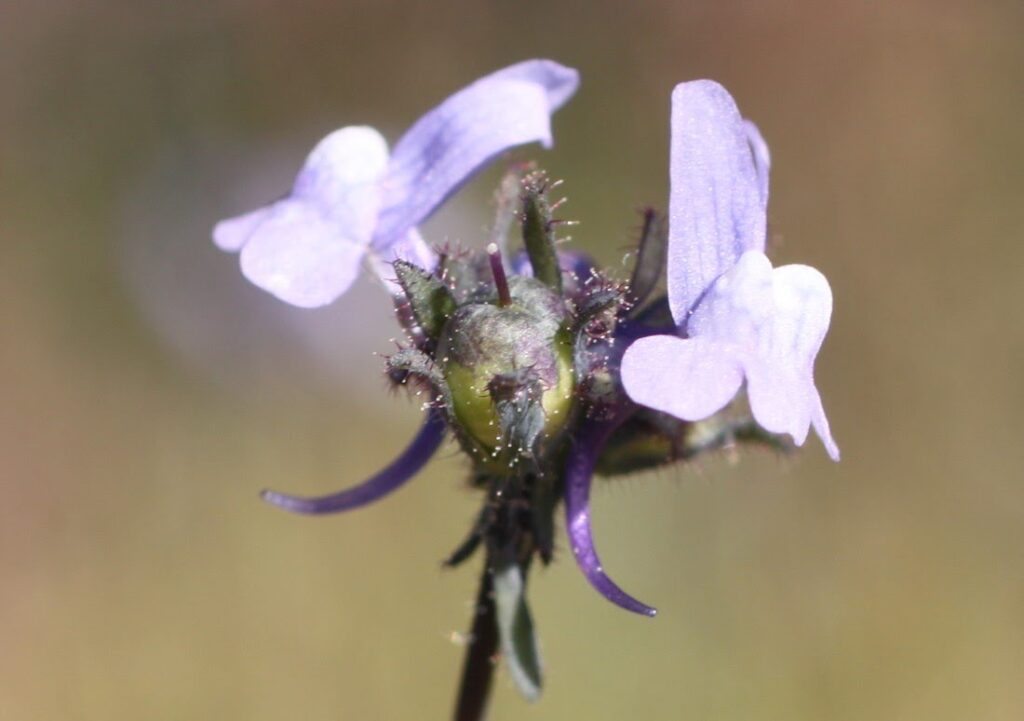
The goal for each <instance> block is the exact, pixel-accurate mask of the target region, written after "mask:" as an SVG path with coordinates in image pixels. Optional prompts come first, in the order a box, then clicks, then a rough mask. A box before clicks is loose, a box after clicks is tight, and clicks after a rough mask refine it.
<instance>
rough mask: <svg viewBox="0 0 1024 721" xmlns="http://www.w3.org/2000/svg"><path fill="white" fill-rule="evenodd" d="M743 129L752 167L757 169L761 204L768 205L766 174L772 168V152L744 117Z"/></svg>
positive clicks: (755, 128)
mask: <svg viewBox="0 0 1024 721" xmlns="http://www.w3.org/2000/svg"><path fill="white" fill-rule="evenodd" d="M743 131H744V132H745V133H746V134H747V142H748V143H750V152H751V153H753V154H754V167H755V168H756V169H757V184H758V188H759V190H760V191H761V205H763V206H764V207H765V208H767V207H768V175H769V173H770V171H771V168H772V154H771V152H770V151H769V150H768V143H766V142H765V141H764V137H763V136H762V135H761V131H760V130H758V128H757V126H756V125H754V123H752V122H751V121H749V120H746V119H744V121H743Z"/></svg>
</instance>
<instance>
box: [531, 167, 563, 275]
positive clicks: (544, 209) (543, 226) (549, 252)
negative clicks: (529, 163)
mask: <svg viewBox="0 0 1024 721" xmlns="http://www.w3.org/2000/svg"><path fill="white" fill-rule="evenodd" d="M550 188H551V181H550V180H548V176H547V174H545V173H544V172H543V171H537V172H535V173H530V174H529V175H527V176H526V177H525V178H523V196H522V198H523V243H524V245H526V254H527V255H528V256H529V257H530V265H532V266H533V277H534V278H536V279H537V280H539V281H540V282H541V283H543V284H544V285H546V286H548V287H549V288H551V289H552V290H554V291H555V292H556V293H561V292H562V269H561V268H560V267H559V265H558V254H557V253H556V251H555V230H554V229H555V224H556V222H555V220H554V219H553V218H552V217H551V203H550V202H548V190H549V189H550Z"/></svg>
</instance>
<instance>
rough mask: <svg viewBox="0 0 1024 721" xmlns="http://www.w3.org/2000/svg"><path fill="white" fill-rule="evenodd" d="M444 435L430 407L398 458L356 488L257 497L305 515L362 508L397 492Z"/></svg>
mask: <svg viewBox="0 0 1024 721" xmlns="http://www.w3.org/2000/svg"><path fill="white" fill-rule="evenodd" d="M444 432H445V420H444V414H443V413H442V412H441V411H440V410H438V409H436V408H431V409H430V410H429V411H428V412H427V420H426V421H425V422H424V424H423V427H422V428H420V432H419V433H417V434H416V437H415V438H413V440H412V443H410V444H409V446H408V447H407V448H406V449H405V450H404V451H402V453H401V455H400V456H398V458H396V459H395V460H394V461H392V462H391V463H390V464H389V465H388V467H387V468H385V469H384V470H382V471H381V472H380V473H378V474H376V475H375V476H373V477H371V478H369V479H368V480H366V481H364V482H363V483H361V484H359V485H358V486H355V487H354V488H346V489H345V490H344V491H340V492H338V493H332V494H331V495H329V496H320V497H319V498H299V497H298V496H288V495H285V494H283V493H276V492H274V491H263V492H262V493H261V494H260V497H261V498H262V499H263V500H264V501H266V502H267V503H271V504H273V505H275V506H277V507H278V508H283V509H284V510H286V511H291V512H292V513H303V514H308V515H322V514H326V513H340V512H342V511H350V510H352V509H353V508H359V507H360V506H365V505H366V504H368V503H373V502H374V501H376V500H377V499H379V498H383V497H384V496H386V495H387V494H389V493H391V492H392V491H394V490H397V489H398V488H399V487H401V486H402V485H404V484H405V483H406V481H408V480H409V479H410V478H412V477H413V476H415V475H416V474H417V473H418V472H419V470H420V469H421V468H423V466H425V465H426V463H427V461H429V460H430V457H431V456H433V455H434V452H435V451H436V450H437V449H438V448H439V447H440V446H441V442H442V441H443V440H444Z"/></svg>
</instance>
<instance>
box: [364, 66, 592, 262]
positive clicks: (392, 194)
mask: <svg viewBox="0 0 1024 721" xmlns="http://www.w3.org/2000/svg"><path fill="white" fill-rule="evenodd" d="M578 84H579V76H578V73H577V72H576V71H575V70H572V69H570V68H566V67H563V66H561V65H559V64H558V63H555V62H552V61H550V60H528V61H526V62H522V63H518V64H516V65H512V66H510V67H507V68H504V69H503V70H499V71H497V72H495V73H492V74H491V75H488V76H486V77H484V78H481V79H480V80H477V81H476V82H474V83H473V84H471V85H469V86H467V87H465V88H463V89H462V90H460V91H459V92H457V93H455V94H454V95H452V96H451V97H449V98H448V99H447V100H445V101H444V102H443V103H441V104H440V105H439V106H437V107H436V108H434V109H433V110H431V111H430V112H428V113H427V114H426V115H424V116H423V117H422V118H420V119H419V120H418V121H417V122H416V124H415V125H413V126H412V128H410V129H409V131H408V132H407V133H406V134H405V135H404V136H402V138H401V140H399V141H398V143H397V144H396V145H395V149H394V153H393V154H392V157H391V163H390V165H389V167H388V172H387V175H386V177H385V179H384V181H383V187H384V190H385V197H386V199H387V200H386V203H387V205H386V207H385V208H384V209H383V211H382V212H381V218H380V225H379V226H378V228H377V233H376V235H375V239H374V245H375V246H376V247H377V248H378V249H379V248H382V247H387V246H389V245H391V244H392V243H394V242H395V241H396V240H397V239H399V238H403V237H404V236H405V233H406V232H407V231H408V230H409V228H411V227H413V226H415V225H417V224H419V223H420V222H421V221H423V220H424V219H425V218H427V216H429V215H430V214H431V213H432V212H433V211H434V210H435V209H436V208H437V206H438V205H440V204H441V203H442V202H443V201H444V200H445V199H446V198H447V197H448V196H449V195H451V194H452V193H453V192H454V191H455V190H456V189H458V187H459V186H460V185H462V184H463V183H464V182H465V181H466V180H468V178H469V177H470V176H471V175H472V174H473V173H474V172H475V171H476V170H477V169H479V168H480V167H481V166H482V165H483V164H484V163H486V162H487V161H488V160H490V159H491V158H492V157H494V156H495V155H497V154H498V153H501V152H503V151H505V150H507V149H509V148H511V147H514V146H516V145H521V144H523V143H530V142H534V141H539V142H540V143H542V144H543V145H544V146H545V147H549V146H550V145H551V125H550V122H551V117H550V116H551V114H552V113H553V112H554V111H555V110H557V109H558V108H559V107H561V106H562V105H563V104H564V103H565V101H566V100H568V99H569V97H570V96H571V95H572V94H573V92H575V90H576V86H577V85H578Z"/></svg>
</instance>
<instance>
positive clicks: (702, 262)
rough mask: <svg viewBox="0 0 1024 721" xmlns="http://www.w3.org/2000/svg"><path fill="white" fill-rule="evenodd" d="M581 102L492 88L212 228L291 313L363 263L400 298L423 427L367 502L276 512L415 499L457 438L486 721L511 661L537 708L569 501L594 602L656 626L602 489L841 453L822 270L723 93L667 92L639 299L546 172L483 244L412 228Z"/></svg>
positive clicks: (401, 374)
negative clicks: (450, 240)
mask: <svg viewBox="0 0 1024 721" xmlns="http://www.w3.org/2000/svg"><path fill="white" fill-rule="evenodd" d="M577 84H578V76H577V73H576V72H575V71H574V70H571V69H569V68H566V67H563V66H561V65H558V64H557V63H554V62H551V61H548V60H531V61H526V62H522V63H519V64H517V65H513V66H510V67H508V68H505V69H503V70H499V71H497V72H495V73H493V74H491V75H488V76H486V77H484V78H482V79H480V80H478V81H476V82H475V83H473V84H471V85H469V86H467V87H466V88H464V89H463V90H461V91H459V92H457V93H456V94H455V95H453V96H451V97H450V98H448V99H447V100H445V101H444V102H443V103H441V104H440V105H439V106H438V107H436V108H434V109H433V110H431V111H430V112H428V113H427V114H426V115H425V116H423V117H422V118H421V119H420V120H419V121H417V122H416V124H415V125H413V127H412V128H411V129H410V130H409V131H408V132H407V133H406V134H405V135H404V136H403V137H402V138H401V139H400V140H399V141H398V143H397V144H396V146H395V149H394V152H392V153H390V154H389V153H388V150H387V145H386V142H385V141H384V139H383V138H382V137H381V135H380V134H379V133H378V132H377V131H376V130H374V129H372V128H368V127H349V128H343V129H341V130H338V131H335V132H334V133H331V134H330V135H328V136H327V137H326V138H324V139H323V140H322V141H321V142H320V143H319V144H318V145H317V146H316V148H314V150H313V152H312V153H311V154H310V155H309V157H308V158H307V160H306V163H305V165H304V166H303V168H302V170H301V171H300V173H299V175H298V177H297V178H296V181H295V184H294V186H293V188H292V191H291V193H290V194H289V195H288V196H287V197H285V198H284V199H283V200H279V201H277V202H275V203H272V204H271V205H268V206H266V207H264V208H260V209H258V210H256V211H253V212H250V213H248V214H245V215H242V216H239V217H236V218H232V219H229V220H225V221H222V222H221V223H219V224H218V225H217V226H216V228H215V229H214V240H215V242H216V243H217V245H218V246H219V247H221V248H223V249H225V250H229V251H240V252H241V265H242V271H243V273H244V274H245V276H246V277H247V278H248V279H249V280H250V281H252V282H253V283H255V284H256V285H258V286H260V287H261V288H263V289H264V290H267V291H268V292H271V293H273V294H274V295H276V296H277V297H279V298H280V299H282V300H284V301H286V302H288V303H291V304H293V305H296V306H300V307H316V306H320V305H324V304H326V303H330V302H332V301H334V300H336V299H337V298H338V297H339V296H340V295H341V294H343V293H344V292H345V290H346V289H347V288H348V287H349V286H350V285H351V283H352V281H353V279H354V278H355V276H356V275H357V273H358V270H359V267H360V265H361V264H362V262H363V260H364V259H369V261H370V266H371V268H372V269H373V270H374V271H375V272H376V273H377V274H378V275H379V276H380V277H381V278H382V279H383V280H385V282H386V283H387V285H388V287H389V289H390V290H391V292H392V295H393V298H394V301H395V307H396V315H397V318H398V320H399V322H400V323H401V324H402V326H403V328H404V330H405V332H406V334H407V343H406V344H405V346H404V347H402V348H401V349H400V350H398V351H397V352H396V353H394V354H393V355H391V356H390V357H388V359H387V362H386V372H387V374H388V377H389V378H390V379H391V381H392V382H393V383H395V384H396V385H412V386H414V387H416V388H417V389H418V390H419V391H421V392H422V391H423V390H424V389H425V390H426V391H427V392H428V394H429V398H430V401H429V402H428V403H426V404H425V405H424V411H425V416H426V418H425V421H424V423H423V426H422V428H421V430H420V431H419V433H418V434H417V435H416V436H415V438H414V439H413V440H412V441H411V443H410V444H409V445H408V446H407V448H406V449H405V450H404V451H402V452H401V453H400V454H399V456H398V457H397V458H396V459H395V460H394V461H393V462H392V463H391V464H390V465H388V466H387V467H386V468H384V469H383V470H382V471H381V472H380V473H378V474H376V475H375V476H373V477H372V478H370V479H368V480H366V481H365V482H364V483H362V484H359V485H356V486H353V487H350V488H348V489H346V490H343V491H341V492H339V493H336V494H332V495H329V496H324V497H320V498H300V497H295V496H290V495H285V494H282V493H277V492H272V491H265V492H264V494H263V498H264V499H265V500H267V501H268V502H270V503H272V504H274V505H276V506H278V507H280V508H283V509H285V510H288V511H293V512H296V513H304V514H326V513H336V512H339V511H346V510H351V509H353V508H357V507H359V506H362V505H365V504H367V503H370V502H372V501H374V500H376V499H378V498H381V497H382V496H384V495H386V494H388V493H390V492H392V491H394V490H396V489H397V488H399V487H400V486H402V485H403V484H404V483H405V482H406V481H408V480H409V479H411V478H412V477H413V476H414V475H415V474H416V473H417V472H418V471H419V470H420V469H421V468H422V467H423V466H424V465H425V464H426V463H427V461H428V460H429V459H430V458H431V456H432V455H433V454H434V453H435V452H436V451H437V449H438V448H440V447H441V445H442V444H443V441H444V439H445V437H446V436H447V435H449V434H450V435H451V436H453V437H454V438H455V439H456V441H457V442H458V443H459V445H460V446H461V448H462V450H463V451H464V452H465V453H466V455H467V456H468V457H469V459H470V461H471V464H472V472H471V474H470V482H471V484H472V485H473V486H474V487H475V488H478V489H479V490H480V491H481V492H482V494H483V496H484V503H483V507H482V509H481V511H480V514H479V516H478V518H477V521H476V523H475V524H474V525H473V526H472V528H471V529H470V532H469V534H468V535H467V536H466V538H465V540H464V541H463V542H462V543H461V544H460V545H459V546H458V547H457V548H456V549H455V550H454V551H453V552H452V553H451V554H450V556H449V557H448V559H447V560H446V564H447V565H448V566H456V565H458V564H460V563H462V562H463V561H465V560H467V559H468V558H470V557H471V556H472V555H474V553H475V552H476V551H477V550H478V549H481V548H482V549H483V551H484V556H485V558H484V563H483V572H482V577H481V582H480V590H479V594H478V598H477V608H476V613H474V617H473V625H472V630H471V633H470V636H469V639H470V641H469V644H468V648H467V656H466V661H465V666H464V671H463V678H462V683H461V685H460V690H459V694H458V699H457V703H456V710H455V718H456V719H461V720H469V719H479V718H482V717H483V714H484V712H485V708H486V701H487V698H488V692H489V688H490V683H491V668H492V665H493V664H492V663H491V660H492V658H493V657H494V656H495V655H496V654H497V653H500V655H501V657H502V658H503V659H504V661H505V664H506V666H507V668H508V670H509V672H510V674H511V676H512V678H513V680H514V681H515V682H516V685H517V686H518V687H519V689H520V690H521V691H522V692H523V694H524V695H525V696H526V697H527V698H530V699H534V698H536V697H537V696H538V695H539V694H540V689H541V661H540V656H539V654H538V649H537V642H536V638H535V633H534V626H533V620H532V617H531V614H530V611H529V606H528V604H527V600H526V581H527V576H528V572H529V569H530V566H531V565H532V563H533V562H534V560H535V559H536V560H539V561H540V562H541V563H544V564H547V563H549V562H550V561H551V559H552V556H553V551H554V537H555V515H556V510H557V506H558V504H559V501H564V508H565V514H566V518H565V522H566V529H567V532H568V535H569V539H570V547H571V549H572V552H573V555H574V556H575V559H576V561H577V564H578V566H579V568H580V569H581V571H582V572H583V574H584V576H585V577H586V578H587V580H588V581H589V582H590V584H591V585H592V586H593V587H594V588H596V589H597V590H598V591H599V592H600V593H601V594H602V595H603V596H604V597H605V598H607V599H608V600H610V601H612V602H613V603H615V604H617V605H619V606H621V607H622V608H625V609H627V610H629V611H633V612H635V613H638V614H642V615H646V616H653V615H654V614H655V610H654V609H653V608H652V607H650V606H648V605H646V604H644V603H642V602H640V601H638V600H636V599H635V598H633V597H632V596H630V595H629V594H627V593H626V592H625V591H623V590H622V589H621V588H620V587H619V586H617V585H616V584H615V583H614V582H613V581H612V580H611V579H610V578H609V577H608V575H607V574H606V573H605V571H604V568H603V566H602V564H601V561H600V559H599V557H598V555H597V551H596V549H595V546H594V541H593V536H592V533H591V528H590V507H589V497H590V486H591V482H592V479H593V477H594V476H595V474H600V475H605V476H614V475H617V474H624V473H630V472H634V471H637V470H641V469H645V468H653V467H658V466H663V465H666V464H672V463H679V462H684V461H686V460H688V459H690V458H693V457H694V456H697V455H699V454H702V453H707V452H710V451H713V450H715V449H719V448H722V447H725V446H734V445H737V444H761V445H766V446H769V447H772V448H775V449H779V450H788V449H790V448H791V445H792V443H795V444H796V445H801V444H802V443H803V442H804V439H805V438H806V436H807V433H808V428H809V427H810V426H812V425H813V427H814V428H815V430H816V431H817V433H818V435H819V436H820V437H821V438H822V440H823V442H824V444H825V447H826V449H827V451H828V453H829V455H830V456H831V457H832V458H833V459H835V460H838V458H839V451H838V448H837V447H836V444H835V442H834V441H833V440H832V436H831V434H830V432H829V427H828V421H827V420H826V418H825V414H824V410H823V409H822V405H821V399H820V396H819V395H818V391H817V389H816V387H815V385H814V380H813V363H814V359H815V356H816V355H817V352H818V349H819V347H820V346H821V343H822V340H823V339H824V336H825V333H826V331H827V330H828V324H829V320H830V315H831V307H832V297H831V291H830V289H829V285H828V282H827V281H826V280H825V278H824V276H823V275H822V274H821V273H819V272H818V271H816V270H814V269H813V268H810V267H807V266H802V265H787V266H782V267H780V268H775V269H773V268H772V266H771V263H770V261H769V260H768V258H767V256H766V255H765V252H764V251H765V235H766V209H767V201H768V171H769V154H768V147H767V145H766V144H765V142H764V140H763V139H762V138H761V135H760V133H759V132H758V131H757V128H756V127H755V126H754V125H753V124H752V123H750V122H749V121H746V120H743V119H742V118H741V116H740V114H739V111H738V110H737V108H736V105H735V103H734V102H733V99H732V97H731V96H730V95H729V93H728V92H727V91H726V90H725V89H724V88H723V87H722V86H720V85H718V84H717V83H714V82H712V81H709V80H698V81H694V82H688V83H682V84H681V85H679V86H677V87H676V89H675V91H674V92H673V94H672V115H671V134H672V142H671V159H670V196H669V213H668V216H667V217H666V216H664V215H662V214H660V213H658V212H657V211H655V210H653V209H648V210H645V211H644V213H643V218H642V225H641V229H640V233H639V236H640V237H639V245H638V249H637V253H636V256H635V261H634V263H633V268H632V270H631V275H630V278H629V280H628V281H619V280H614V279H613V278H612V277H611V276H610V275H608V274H606V273H604V272H602V271H601V270H599V269H598V268H597V267H596V266H595V264H594V263H593V262H592V261H591V260H590V259H589V258H588V257H587V256H585V255H584V254H582V253H580V252H572V251H561V250H557V249H556V240H557V238H556V236H557V233H558V232H559V230H560V228H561V227H562V226H563V225H565V224H567V223H566V221H563V220H560V219H558V218H556V217H555V213H556V212H557V209H558V207H559V205H560V202H561V201H553V200H552V198H551V194H552V191H553V190H554V189H555V188H556V187H557V186H558V185H559V183H558V182H552V181H551V180H550V179H549V178H548V176H547V175H546V174H545V173H543V172H542V171H538V170H536V169H534V168H533V166H530V165H525V164H519V165H514V166H512V167H511V169H510V170H509V172H508V174H507V175H506V177H505V179H504V180H503V181H502V183H501V186H500V187H499V189H498V192H497V194H496V205H497V214H496V218H495V222H494V227H493V229H492V230H491V232H490V234H489V237H488V238H487V239H486V240H485V243H481V245H483V244H486V249H483V250H479V249H477V250H467V249H462V250H457V249H453V248H451V247H442V248H437V247H433V246H430V245H429V244H428V243H426V242H425V241H424V240H423V238H422V237H421V236H420V234H419V232H418V231H417V229H416V226H417V225H418V224H419V223H420V222H421V221H423V220H424V219H425V218H426V217H428V216H429V215H430V214H431V213H432V212H433V211H434V210H435V209H436V208H437V207H438V206H439V205H440V204H441V203H442V202H443V201H444V200H445V199H446V198H447V197H448V196H449V195H450V194H451V193H452V192H454V191H455V190H457V189H458V187H459V186H460V185H461V184H462V183H463V182H465V181H466V180H467V179H468V178H469V176H470V175H472V174H473V173H474V172H475V171H476V170H477V169H479V168H481V167H482V166H483V165H485V164H486V163H488V162H489V161H491V160H493V159H494V158H495V157H496V156H497V155H499V154H500V153H502V152H503V151H506V150H508V149H510V148H512V147H514V146H518V145H522V144H525V143H530V142H540V143H541V144H542V145H544V146H545V147H550V146H551V131H550V117H551V115H552V114H553V113H554V112H555V111H556V110H557V109H558V108H560V107H561V106H562V105H563V104H564V103H565V102H566V101H567V100H568V99H569V98H570V97H571V96H572V94H573V93H574V92H575V90H576V87H577ZM513 229H517V230H518V232H517V233H516V234H515V235H516V236H518V239H519V240H520V241H521V243H522V248H523V249H522V250H518V247H517V246H518V243H515V242H513V233H512V231H513ZM662 288H665V289H667V293H662V292H661V289H662ZM744 381H745V383H744ZM744 396H745V398H746V400H747V401H748V402H749V411H746V410H744V409H745V408H746V406H745V404H744V401H743V397H744ZM786 436H789V437H791V440H790V438H787V437H786Z"/></svg>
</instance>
